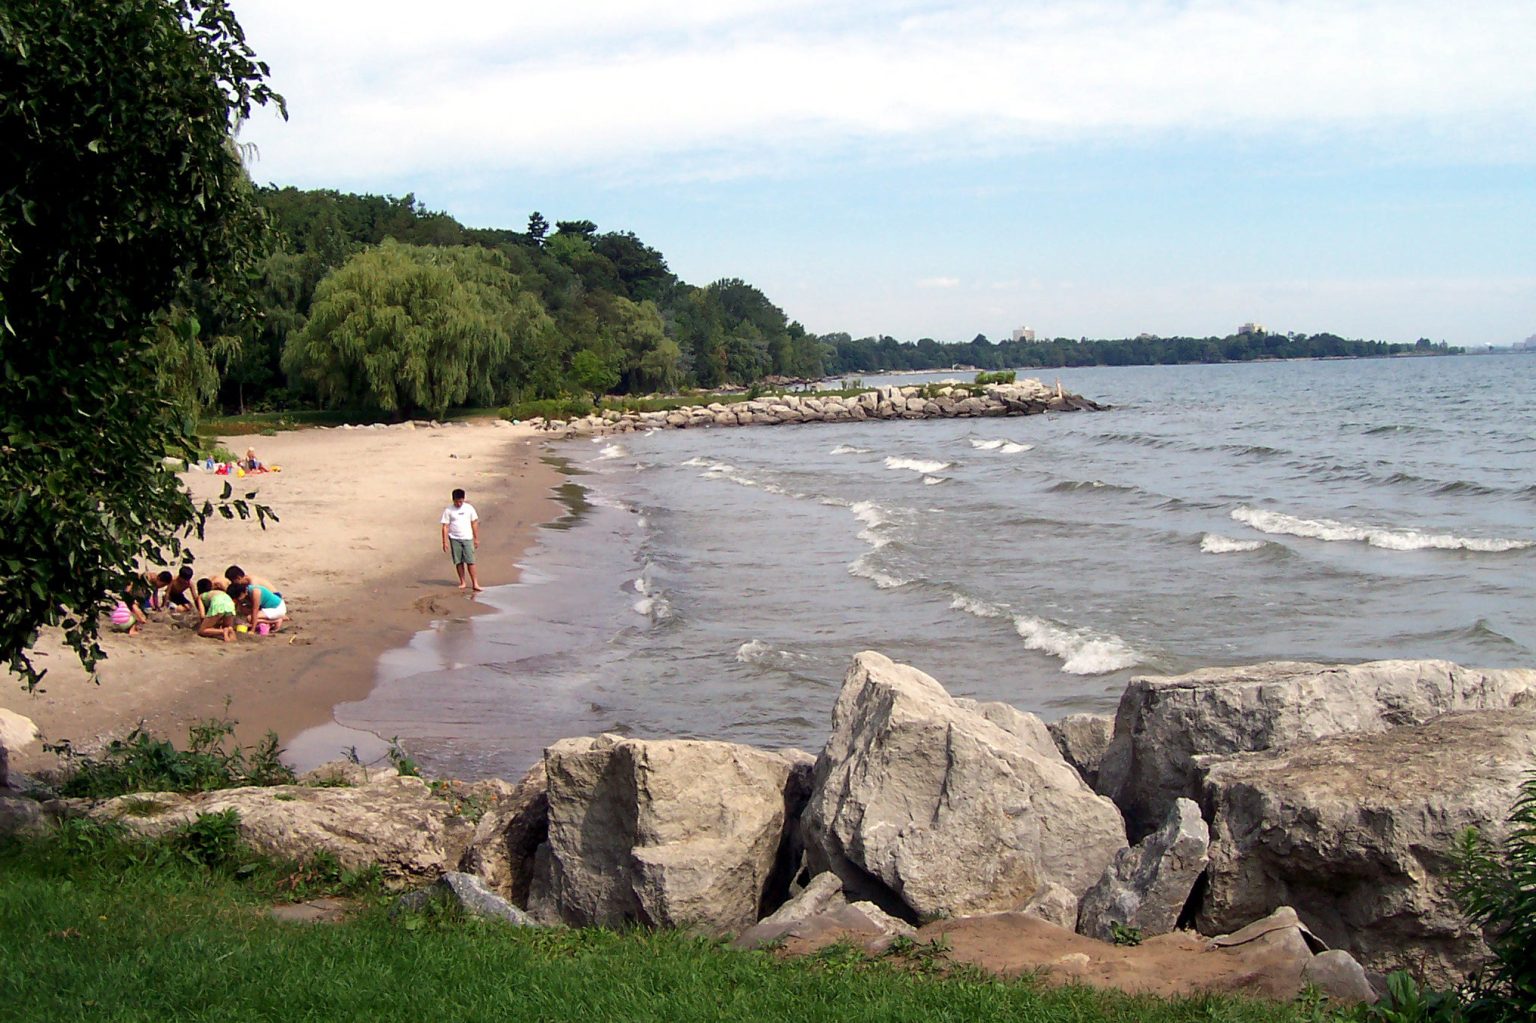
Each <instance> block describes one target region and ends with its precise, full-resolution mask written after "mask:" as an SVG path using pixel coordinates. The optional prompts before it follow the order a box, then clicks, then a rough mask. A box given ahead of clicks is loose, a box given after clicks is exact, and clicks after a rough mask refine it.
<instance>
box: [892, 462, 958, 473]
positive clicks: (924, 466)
mask: <svg viewBox="0 0 1536 1023" xmlns="http://www.w3.org/2000/svg"><path fill="white" fill-rule="evenodd" d="M949 466H950V463H949V462H930V461H925V460H923V459H920V458H887V459H886V460H885V467H886V468H887V469H908V470H911V471H912V472H920V473H925V474H927V475H932V474H933V473H936V472H942V471H943V470H945V469H948V468H949Z"/></svg>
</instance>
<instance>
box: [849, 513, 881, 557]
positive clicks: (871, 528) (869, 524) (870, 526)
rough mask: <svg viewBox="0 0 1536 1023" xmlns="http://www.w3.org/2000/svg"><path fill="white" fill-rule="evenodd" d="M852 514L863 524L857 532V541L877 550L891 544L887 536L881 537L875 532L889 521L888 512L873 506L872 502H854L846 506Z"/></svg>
mask: <svg viewBox="0 0 1536 1023" xmlns="http://www.w3.org/2000/svg"><path fill="white" fill-rule="evenodd" d="M848 510H849V511H851V512H853V517H854V518H856V519H858V520H859V521H860V522H862V523H864V528H863V529H861V530H859V539H860V540H863V541H864V542H865V543H867V544H869V545H870V546H871V547H873V548H875V549H876V550H879V549H880V548H881V547H884V546H885V545H886V544H888V543H890V542H891V538H890V537H888V536H881V535H880V534H879V533H876V532H875V530H877V529H879V528H880V527H881V526H883V525H885V524H886V523H888V522H890V521H891V515H890V512H888V511H886V510H885V509H884V508H882V507H880V506H879V505H878V504H875V503H874V502H873V501H856V502H854V503H853V504H851V505H849V506H848Z"/></svg>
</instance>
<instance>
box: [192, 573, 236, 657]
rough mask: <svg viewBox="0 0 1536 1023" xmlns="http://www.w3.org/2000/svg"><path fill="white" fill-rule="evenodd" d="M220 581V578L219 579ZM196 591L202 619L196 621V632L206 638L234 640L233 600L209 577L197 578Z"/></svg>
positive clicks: (231, 641) (228, 641) (229, 641)
mask: <svg viewBox="0 0 1536 1023" xmlns="http://www.w3.org/2000/svg"><path fill="white" fill-rule="evenodd" d="M220 581H221V582H222V580H220ZM197 592H198V595H199V596H200V597H201V598H202V604H203V620H202V621H201V622H199V623H198V626H197V634H198V635H199V636H204V637H206V638H208V639H221V640H223V641H224V642H226V643H233V642H234V641H235V602H234V601H233V600H231V599H230V598H229V594H228V593H225V592H224V588H223V587H222V586H217V585H215V584H214V582H213V580H211V579H199V580H198V581H197Z"/></svg>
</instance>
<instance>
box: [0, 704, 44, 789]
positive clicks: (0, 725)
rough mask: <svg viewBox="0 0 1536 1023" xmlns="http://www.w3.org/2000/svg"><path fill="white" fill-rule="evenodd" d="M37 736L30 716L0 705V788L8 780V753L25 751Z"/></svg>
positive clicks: (7, 782)
mask: <svg viewBox="0 0 1536 1023" xmlns="http://www.w3.org/2000/svg"><path fill="white" fill-rule="evenodd" d="M37 736H38V731H37V725H36V724H34V723H33V722H32V719H31V718H29V717H25V716H23V715H21V714H18V713H16V712H15V711H13V710H6V709H5V708H4V707H0V789H3V788H5V787H6V786H7V785H8V784H9V781H10V779H9V775H8V772H9V764H10V755H11V754H12V753H22V752H25V751H26V750H27V748H28V747H30V746H31V745H32V743H33V742H35V741H36V740H37Z"/></svg>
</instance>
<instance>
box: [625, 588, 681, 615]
mask: <svg viewBox="0 0 1536 1023" xmlns="http://www.w3.org/2000/svg"><path fill="white" fill-rule="evenodd" d="M630 607H631V608H632V609H633V610H634V612H635V614H637V615H643V616H645V617H646V618H649V619H650V620H651V621H653V622H664V621H666V620H667V619H668V618H671V617H672V604H671V602H670V601H669V600H667V598H666V597H665V596H664V595H662V593H661V592H660V591H655V592H650V593H646V594H645V595H644V596H642V597H641V598H640V599H639V600H637V601H635V602H634V603H633V604H631V605H630Z"/></svg>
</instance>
